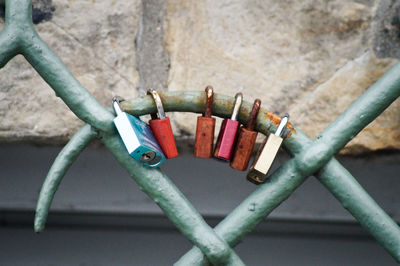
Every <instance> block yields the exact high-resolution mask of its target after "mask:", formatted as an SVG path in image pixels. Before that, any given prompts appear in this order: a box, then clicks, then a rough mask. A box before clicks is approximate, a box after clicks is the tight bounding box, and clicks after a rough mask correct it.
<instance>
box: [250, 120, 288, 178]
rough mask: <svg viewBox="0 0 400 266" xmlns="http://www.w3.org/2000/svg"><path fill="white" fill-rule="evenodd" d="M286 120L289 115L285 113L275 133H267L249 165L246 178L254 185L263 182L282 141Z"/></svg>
mask: <svg viewBox="0 0 400 266" xmlns="http://www.w3.org/2000/svg"><path fill="white" fill-rule="evenodd" d="M288 122H289V115H287V114H286V115H284V116H283V117H282V118H281V122H280V123H279V126H278V128H277V129H276V131H275V133H274V134H269V136H268V138H266V139H265V141H264V143H263V144H262V146H261V147H260V149H259V150H258V152H257V155H256V158H255V159H254V162H253V164H252V165H251V167H250V171H249V173H248V174H247V180H249V181H250V182H252V183H254V184H256V185H259V184H261V183H264V182H265V179H266V178H267V173H268V170H269V168H270V167H271V165H272V163H273V162H274V159H275V157H276V154H277V153H278V151H279V148H280V147H281V144H282V141H283V138H282V134H283V133H284V132H285V131H284V130H285V129H286V126H287V124H288Z"/></svg>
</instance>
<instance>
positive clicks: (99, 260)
mask: <svg viewBox="0 0 400 266" xmlns="http://www.w3.org/2000/svg"><path fill="white" fill-rule="evenodd" d="M59 150H60V148H58V147H35V146H29V145H11V144H7V145H6V144H3V145H1V146H0V187H1V193H0V215H1V216H0V217H1V223H0V239H1V241H0V250H1V252H0V264H1V265H110V264H112V265H127V264H134V265H170V264H171V263H173V262H174V261H176V260H177V259H178V258H179V257H180V255H182V254H183V253H184V252H185V251H186V250H188V249H189V247H190V243H189V242H188V241H187V240H186V239H185V238H184V237H183V236H181V235H180V233H179V232H177V231H176V230H175V228H174V226H173V225H172V224H171V222H169V221H168V220H167V219H166V218H165V217H164V216H163V215H162V213H161V211H160V209H159V208H158V207H157V205H155V204H154V203H153V202H152V201H151V200H150V199H149V198H148V197H147V196H146V195H145V194H143V193H142V192H141V191H140V190H138V188H137V186H136V185H135V183H134V181H132V180H131V179H130V178H129V177H128V176H127V174H126V173H125V172H124V170H122V169H121V168H120V167H119V166H118V165H117V163H116V162H115V161H114V159H113V158H112V157H111V155H110V154H109V153H108V152H107V150H105V149H104V148H102V147H91V148H89V149H86V150H85V151H84V152H83V153H82V155H81V156H80V157H79V159H78V161H77V162H76V163H75V164H74V165H73V166H72V168H71V170H70V171H69V172H68V174H67V175H66V176H65V178H64V180H63V182H62V183H61V186H60V189H59V191H58V192H57V193H56V197H55V200H54V203H53V205H52V210H51V212H50V215H49V221H48V226H47V228H46V230H45V231H44V232H43V233H41V234H40V235H37V234H35V233H34V232H33V229H32V225H33V210H34V207H35V203H36V200H37V195H38V192H39V190H40V187H41V183H42V182H43V179H44V177H45V175H46V172H47V171H48V168H49V167H50V165H51V163H52V160H53V159H54V158H55V156H56V154H57V153H58V151H59ZM285 160H287V158H286V156H285V155H284V154H281V155H280V156H279V158H278V160H277V161H278V162H277V164H276V165H275V167H277V166H278V164H279V163H282V162H284V161H285ZM339 160H340V161H341V162H342V163H343V164H344V165H345V166H346V167H347V168H348V169H349V170H350V172H351V173H352V174H353V175H354V176H355V177H357V179H358V181H359V182H360V183H361V184H362V185H363V186H364V188H365V189H366V190H367V191H368V192H369V193H370V194H371V195H372V196H373V197H374V198H375V199H376V201H377V202H378V203H379V204H380V205H381V206H382V207H383V208H384V209H385V210H386V211H387V212H388V213H389V214H390V215H391V216H393V217H394V218H395V219H396V220H397V221H399V220H400V212H399V211H400V209H399V206H400V205H399V201H400V198H399V197H398V194H399V193H398V192H399V189H398V188H399V186H398V185H397V184H398V177H399V173H400V164H399V162H400V154H396V153H392V154H375V155H373V156H364V157H357V158H353V157H339ZM163 169H164V170H165V171H166V172H167V174H168V175H169V176H170V177H171V179H173V181H174V182H175V183H176V184H177V186H178V187H179V188H180V189H181V190H182V191H183V193H184V194H185V195H186V196H187V198H188V199H189V200H190V201H191V202H192V203H193V205H194V206H195V207H196V208H198V210H199V211H200V212H201V213H202V214H203V215H204V216H205V217H206V219H207V221H208V222H209V223H210V224H212V225H215V224H216V223H217V222H218V221H219V220H220V219H222V217H224V216H225V215H226V214H227V213H229V212H230V211H231V210H232V209H233V208H234V207H235V206H236V205H237V204H239V203H240V202H241V201H242V200H243V199H244V198H245V197H246V196H247V195H248V194H249V193H251V192H252V191H253V190H254V189H255V186H254V185H253V184H251V183H249V182H247V181H246V180H245V173H242V172H238V171H234V170H232V169H230V168H229V166H228V165H226V164H224V163H221V162H219V161H214V160H202V159H195V158H194V157H193V156H192V155H191V154H190V153H189V151H186V152H184V153H183V154H182V155H181V156H180V157H178V158H176V159H173V160H169V161H167V162H166V163H165V164H164V167H163ZM236 250H237V252H238V253H239V255H240V256H242V257H243V259H244V261H245V262H246V263H247V264H248V265H267V264H268V265H293V264H300V265H394V264H395V263H394V261H393V259H392V258H391V257H390V256H389V255H388V254H387V253H386V252H385V251H384V250H383V249H382V248H381V247H380V246H379V245H378V244H377V243H376V242H375V241H374V240H373V239H371V238H370V237H369V236H368V234H367V233H366V232H365V231H364V230H363V229H362V228H360V227H359V226H358V224H356V223H355V221H354V220H353V218H352V217H351V216H350V215H349V214H348V213H347V212H346V211H345V210H344V209H343V208H342V207H341V206H340V204H339V203H337V201H336V200H335V199H334V198H333V197H332V196H331V195H330V194H329V192H327V190H326V189H325V188H324V187H323V186H322V185H320V184H319V182H318V181H317V180H316V179H315V178H314V177H312V178H309V179H308V180H307V181H306V182H305V183H304V184H303V185H302V186H301V187H300V188H299V189H298V190H297V191H296V192H295V193H294V194H293V195H292V196H291V197H290V198H289V199H288V200H287V201H286V202H284V203H283V204H282V205H281V206H279V207H278V208H277V209H276V210H275V211H274V212H273V213H272V214H271V216H270V218H269V219H268V221H265V222H262V224H261V225H260V226H258V227H257V230H256V231H255V232H252V233H251V234H250V235H249V236H248V237H247V238H245V240H244V242H243V243H241V244H240V245H239V246H238V247H237V248H236Z"/></svg>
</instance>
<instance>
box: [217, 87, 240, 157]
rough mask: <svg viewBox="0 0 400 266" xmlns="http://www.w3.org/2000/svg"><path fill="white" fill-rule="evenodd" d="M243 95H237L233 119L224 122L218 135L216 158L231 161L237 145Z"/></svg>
mask: <svg viewBox="0 0 400 266" xmlns="http://www.w3.org/2000/svg"><path fill="white" fill-rule="evenodd" d="M242 100H243V95H242V94H241V93H237V94H236V95H235V104H234V107H233V111H232V116H231V118H230V119H229V118H227V119H224V121H222V125H221V129H220V131H219V134H218V139H217V144H216V145H215V150H214V157H216V158H218V159H223V160H230V159H231V157H232V151H233V146H234V144H235V140H236V136H237V132H238V128H239V125H240V123H239V121H237V118H238V115H239V110H240V106H241V105H242Z"/></svg>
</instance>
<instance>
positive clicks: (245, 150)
mask: <svg viewBox="0 0 400 266" xmlns="http://www.w3.org/2000/svg"><path fill="white" fill-rule="evenodd" d="M256 139H257V131H252V130H248V129H246V128H245V127H241V128H240V132H239V136H238V139H237V143H236V146H235V151H234V153H233V154H234V155H233V158H232V161H231V163H230V166H231V167H232V168H234V169H237V170H240V171H245V170H246V169H247V166H248V165H249V161H250V157H251V153H252V152H253V148H254V144H255V143H256Z"/></svg>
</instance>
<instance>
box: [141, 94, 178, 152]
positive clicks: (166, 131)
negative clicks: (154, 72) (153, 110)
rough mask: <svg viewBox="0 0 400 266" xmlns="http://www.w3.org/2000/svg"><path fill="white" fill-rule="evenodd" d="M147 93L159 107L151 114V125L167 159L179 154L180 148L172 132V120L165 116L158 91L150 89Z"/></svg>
mask: <svg viewBox="0 0 400 266" xmlns="http://www.w3.org/2000/svg"><path fill="white" fill-rule="evenodd" d="M147 94H150V95H151V96H152V97H153V99H154V102H155V104H156V107H157V114H158V117H157V115H156V114H151V120H150V121H149V125H150V128H151V130H152V131H153V134H154V137H155V138H156V139H157V142H158V144H159V145H160V147H161V149H162V151H163V153H164V155H165V157H166V158H167V159H171V158H174V157H176V156H178V150H177V149H176V144H175V139H174V134H173V133H172V128H171V122H170V120H169V118H168V117H166V116H165V112H164V107H163V104H162V101H161V98H160V95H158V93H157V91H156V90H154V89H149V90H148V91H147Z"/></svg>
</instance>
